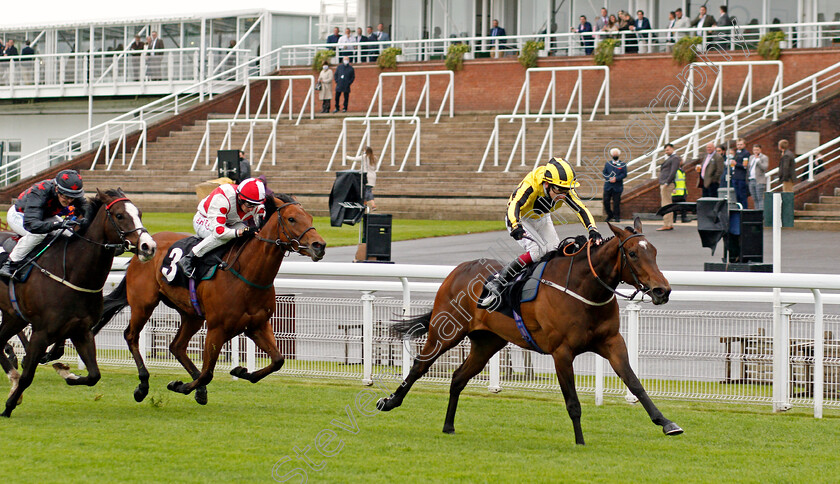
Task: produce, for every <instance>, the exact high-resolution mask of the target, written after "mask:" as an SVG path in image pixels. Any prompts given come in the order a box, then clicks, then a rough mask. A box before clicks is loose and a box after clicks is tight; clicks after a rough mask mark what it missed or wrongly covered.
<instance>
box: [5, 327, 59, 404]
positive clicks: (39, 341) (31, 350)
mask: <svg viewBox="0 0 840 484" xmlns="http://www.w3.org/2000/svg"><path fill="white" fill-rule="evenodd" d="M48 344H49V342H48V341H47V333H46V331H35V332H33V333H32V337H31V338H30V339H29V346H27V348H26V358H24V359H23V371H22V372H21V375H20V380H19V381H18V382H17V385H14V382H12V384H13V388H12V391H11V392H10V393H9V398H8V399H7V400H6V409H5V410H4V411H3V413H2V414H0V416H2V417H11V416H12V411H13V410H14V409H15V407H17V406H18V404H19V403H20V401H21V397H22V396H23V392H24V390H26V389H27V388H29V385H31V384H32V379H33V378H35V371H36V370H37V369H38V362H39V361H40V359H41V356H43V355H44V353H45V352H46V351H47V346H48ZM3 366H4V368H5V366H6V365H5V364H4V365H3Z"/></svg>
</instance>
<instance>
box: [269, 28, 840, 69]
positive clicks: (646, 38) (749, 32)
mask: <svg viewBox="0 0 840 484" xmlns="http://www.w3.org/2000/svg"><path fill="white" fill-rule="evenodd" d="M771 30H780V31H783V32H785V34H786V35H787V40H786V41H784V43H783V44H782V48H783V49H788V48H814V47H830V46H832V45H833V43H834V41H835V39H837V38H838V37H840V22H811V23H788V24H761V25H736V26H732V27H712V28H706V29H697V28H688V29H679V30H668V29H656V30H645V31H641V32H621V33H614V34H607V33H603V32H595V33H591V34H583V35H581V34H578V33H574V32H573V33H569V32H563V33H547V34H523V35H508V36H504V37H484V36H477V37H452V38H445V39H418V40H395V41H390V42H377V43H374V42H359V43H355V44H343V45H342V46H341V49H340V51H339V52H340V54H339V55H347V56H349V57H351V59H352V60H353V62H354V63H359V62H365V61H372V60H373V59H374V58H375V57H376V56H377V55H378V54H379V52H380V50H382V49H385V48H387V47H396V48H398V49H401V50H402V55H403V56H404V57H405V59H406V60H407V61H409V62H413V61H427V60H430V59H431V58H433V57H435V58H443V57H444V56H445V55H446V52H447V49H448V48H449V46H450V45H453V44H468V45H469V46H470V49H471V52H470V55H471V57H472V56H478V55H485V56H487V57H489V56H490V55H492V54H493V52H494V51H495V50H496V49H497V48H499V47H500V48H499V49H498V52H499V53H504V52H509V53H511V54H512V55H518V54H519V51H520V50H521V49H522V47H523V46H524V45H525V42H527V41H530V40H536V41H542V42H543V43H544V51H543V52H542V53H541V55H547V54H548V53H550V54H552V55H555V56H567V55H584V50H585V49H586V48H587V46H586V45H584V43H583V42H587V43H589V44H590V46H589V47H592V48H594V47H595V46H596V45H597V43H599V42H600V41H601V40H603V39H606V38H616V39H618V40H619V41H620V44H619V46H618V53H619V54H624V53H627V52H630V51H632V50H633V48H635V47H637V48H638V49H639V51H640V52H642V53H646V52H668V51H669V49H670V48H672V47H673V44H674V42H675V40H676V39H678V38H680V37H685V36H698V34H699V36H700V37H701V38H702V45H703V46H704V48H706V47H718V46H719V47H720V48H724V49H727V50H736V49H741V50H746V49H747V48H750V49H754V48H755V46H756V45H757V44H758V41H759V39H760V37H761V36H762V35H764V34H765V33H767V32H769V31H771ZM628 48H629V49H628ZM338 49H339V47H338V45H337V44H327V43H319V44H300V45H289V46H286V48H285V49H284V50H283V51H282V52H280V53H279V55H280V56H281V57H282V58H281V62H282V64H284V65H309V64H311V63H312V58H313V56H314V55H315V53H316V52H318V51H319V50H338Z"/></svg>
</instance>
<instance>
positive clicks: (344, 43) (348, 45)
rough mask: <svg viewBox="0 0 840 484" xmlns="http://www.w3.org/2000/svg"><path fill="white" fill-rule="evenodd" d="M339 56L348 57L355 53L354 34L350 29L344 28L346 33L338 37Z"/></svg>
mask: <svg viewBox="0 0 840 484" xmlns="http://www.w3.org/2000/svg"><path fill="white" fill-rule="evenodd" d="M338 49H339V50H338V56H339V57H348V58H349V56H351V55H353V34H352V33H350V29H344V35H342V36H341V37H340V38H339V39H338Z"/></svg>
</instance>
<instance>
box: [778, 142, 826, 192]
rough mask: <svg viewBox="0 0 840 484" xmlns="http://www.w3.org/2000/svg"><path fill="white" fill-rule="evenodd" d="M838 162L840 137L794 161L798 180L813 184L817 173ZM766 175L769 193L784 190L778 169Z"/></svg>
mask: <svg viewBox="0 0 840 484" xmlns="http://www.w3.org/2000/svg"><path fill="white" fill-rule="evenodd" d="M838 160H840V137H837V138H834V139H833V140H831V141H829V142H827V143H823V144H821V145H820V146H818V147H816V148H814V149H812V150H810V151H807V152H805V153H803V154H801V155H799V156H797V157H796V158H795V159H794V167H795V168H794V172H795V173H796V175H795V177H796V179H797V180H802V179H803V178H805V179H807V180H808V181H809V182H812V181H814V174H815V172H816V171H818V170H820V171H821V170H824V169H825V168H826V167H827V166H828V165H829V164H831V163H833V162H835V161H838ZM806 173H807V175H806ZM766 175H767V191H768V192H775V191H778V190H779V189H781V188H782V182H781V181H779V168H778V167H776V168H773V169H772V170H770V171H768V172H767V174H766Z"/></svg>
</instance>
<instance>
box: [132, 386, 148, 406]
mask: <svg viewBox="0 0 840 484" xmlns="http://www.w3.org/2000/svg"><path fill="white" fill-rule="evenodd" d="M148 394H149V387H148V386H146V387H142V386H140V385H137V388H135V389H134V401H135V402H137V403H140V402H142V401H143V400H144V399H145V398H146V395H148Z"/></svg>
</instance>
